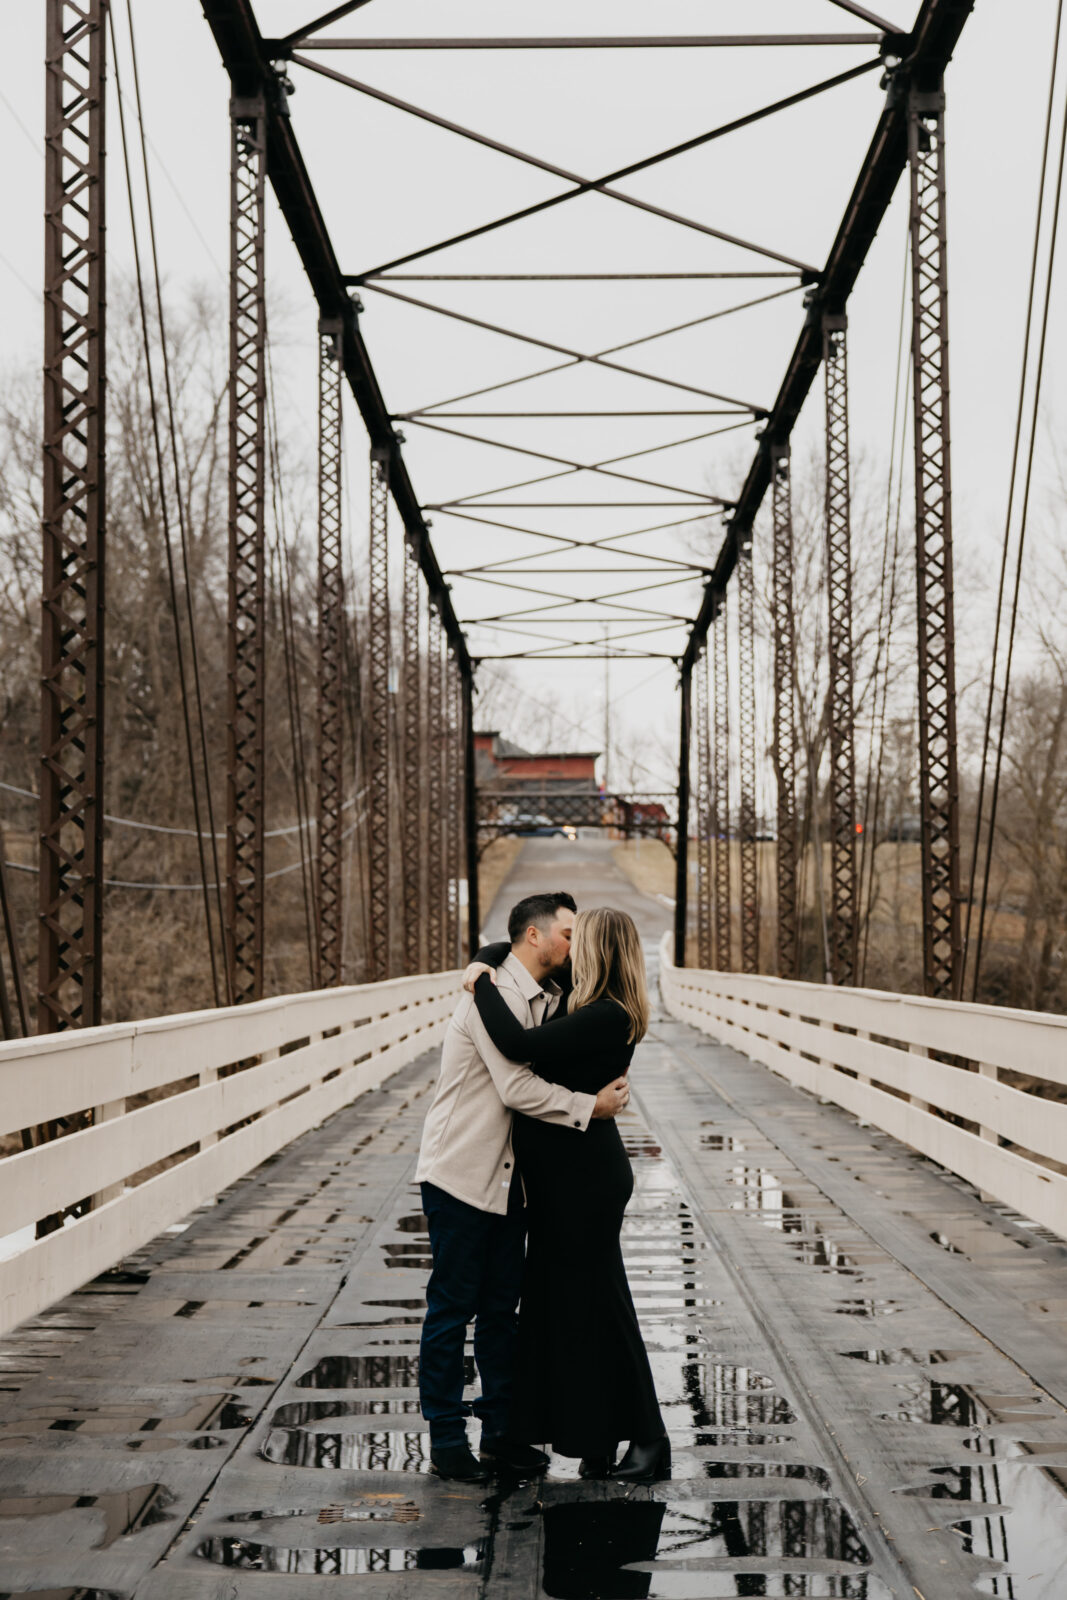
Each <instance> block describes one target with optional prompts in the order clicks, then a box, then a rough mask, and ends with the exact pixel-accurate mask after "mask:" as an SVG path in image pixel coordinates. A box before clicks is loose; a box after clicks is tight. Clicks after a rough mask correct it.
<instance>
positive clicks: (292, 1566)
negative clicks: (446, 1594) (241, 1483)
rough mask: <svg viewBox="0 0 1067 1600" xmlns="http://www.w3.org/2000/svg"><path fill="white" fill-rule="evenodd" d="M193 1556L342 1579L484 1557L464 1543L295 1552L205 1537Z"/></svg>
mask: <svg viewBox="0 0 1067 1600" xmlns="http://www.w3.org/2000/svg"><path fill="white" fill-rule="evenodd" d="M196 1553H197V1555H198V1556H200V1557H201V1558H202V1559H203V1560H205V1561H212V1562H214V1563H215V1564H216V1565H217V1566H220V1567H234V1568H236V1569H238V1570H239V1571H241V1572H319V1573H326V1574H330V1573H332V1574H336V1575H338V1576H342V1577H344V1576H348V1575H350V1574H351V1575H355V1574H360V1573H367V1572H418V1571H422V1570H439V1569H444V1568H457V1567H467V1568H470V1567H477V1566H478V1564H479V1563H480V1562H481V1560H482V1558H483V1551H482V1547H481V1546H480V1545H467V1546H466V1547H465V1548H464V1549H445V1548H434V1547H430V1548H427V1549H415V1548H412V1547H411V1546H409V1545H400V1546H397V1547H395V1548H393V1547H389V1548H383V1549H379V1550H362V1549H344V1548H341V1549H333V1550H329V1549H320V1548H318V1547H317V1546H311V1547H307V1548H303V1549H300V1548H294V1547H292V1546H288V1547H286V1546H281V1545H268V1544H255V1543H253V1542H251V1541H250V1540H247V1539H234V1538H230V1537H228V1536H224V1537H222V1538H216V1539H205V1540H204V1542H203V1544H201V1545H199V1546H198V1547H197V1551H196Z"/></svg>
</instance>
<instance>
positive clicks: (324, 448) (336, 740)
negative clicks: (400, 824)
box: [318, 318, 345, 987]
mask: <svg viewBox="0 0 1067 1600" xmlns="http://www.w3.org/2000/svg"><path fill="white" fill-rule="evenodd" d="M344 626H345V598H344V573H343V566H342V560H341V323H340V321H339V320H338V319H334V318H331V319H329V320H327V319H325V318H324V319H323V320H322V321H321V322H320V323H319V795H318V799H319V841H318V845H319V850H318V869H319V893H318V904H319V974H318V977H319V982H320V983H321V984H322V985H323V986H325V987H329V986H331V985H333V984H337V983H340V981H341V929H342V923H343V904H342V893H343V891H342V877H341V852H342V846H341V804H342V798H341V797H342V789H343V786H344V718H343V715H342V697H343V694H344V674H343V660H344Z"/></svg>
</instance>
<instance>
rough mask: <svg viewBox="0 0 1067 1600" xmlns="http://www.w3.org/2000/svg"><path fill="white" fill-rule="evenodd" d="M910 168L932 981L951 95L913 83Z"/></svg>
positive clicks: (957, 966)
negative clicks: (947, 148) (947, 153)
mask: <svg viewBox="0 0 1067 1600" xmlns="http://www.w3.org/2000/svg"><path fill="white" fill-rule="evenodd" d="M908 154H909V165H910V170H911V270H912V373H913V379H912V382H913V405H914V419H915V426H914V438H915V560H916V578H917V582H916V596H917V602H918V604H917V620H918V633H919V652H918V653H919V797H920V814H921V818H922V906H923V980H924V987H925V991H926V993H927V994H928V995H933V996H936V997H938V998H941V999H947V1000H958V999H959V998H960V987H961V984H962V968H963V939H962V929H961V918H960V820H959V776H958V772H957V765H956V667H955V629H954V618H953V574H952V471H951V450H950V432H949V374H948V354H949V351H948V265H947V262H948V250H947V232H946V224H945V95H944V89H943V87H942V86H941V85H938V87H937V88H935V89H933V90H920V89H915V88H913V89H912V91H911V95H910V97H909V102H908Z"/></svg>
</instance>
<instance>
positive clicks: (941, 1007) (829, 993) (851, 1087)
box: [660, 937, 1067, 1237]
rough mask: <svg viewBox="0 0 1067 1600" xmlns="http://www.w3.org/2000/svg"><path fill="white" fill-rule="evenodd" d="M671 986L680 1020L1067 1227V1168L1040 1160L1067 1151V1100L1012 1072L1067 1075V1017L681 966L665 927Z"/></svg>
mask: <svg viewBox="0 0 1067 1600" xmlns="http://www.w3.org/2000/svg"><path fill="white" fill-rule="evenodd" d="M660 989H661V992H662V995H663V1002H664V1005H665V1006H666V1008H667V1010H668V1011H669V1012H670V1013H671V1014H672V1015H673V1016H675V1017H678V1018H679V1020H680V1021H683V1022H688V1023H691V1024H692V1026H693V1027H695V1028H699V1029H700V1030H701V1032H702V1033H707V1034H711V1035H712V1036H713V1037H714V1038H716V1039H719V1040H721V1041H722V1042H723V1044H729V1045H732V1046H733V1047H734V1049H736V1050H739V1051H741V1052H742V1054H744V1055H747V1056H751V1058H752V1059H753V1060H754V1061H761V1062H762V1063H763V1064H764V1065H765V1066H768V1067H770V1068H771V1069H772V1070H773V1071H774V1072H778V1073H780V1074H781V1075H782V1077H784V1078H788V1079H789V1081H790V1082H791V1083H794V1084H796V1085H797V1087H798V1088H801V1089H807V1090H809V1091H810V1092H811V1093H812V1094H815V1095H819V1096H821V1097H822V1098H823V1099H826V1100H832V1101H833V1102H834V1104H835V1105H839V1106H843V1107H844V1108H845V1109H846V1110H848V1111H851V1112H852V1113H853V1114H854V1115H855V1116H857V1117H859V1118H861V1119H862V1120H863V1121H864V1122H869V1123H873V1125H874V1126H875V1127H877V1128H882V1129H883V1130H884V1131H885V1132H886V1133H890V1134H892V1135H893V1137H894V1138H897V1139H900V1140H901V1141H902V1142H903V1143H904V1144H907V1145H910V1146H911V1147H912V1149H913V1150H918V1151H921V1153H922V1154H923V1155H925V1156H929V1157H930V1159H931V1160H933V1161H936V1162H938V1163H939V1165H941V1166H943V1167H947V1168H948V1169H949V1170H950V1171H952V1172H955V1173H956V1174H958V1176H959V1177H961V1178H966V1179H967V1181H968V1182H969V1183H973V1184H975V1185H976V1186H977V1187H978V1188H979V1189H980V1190H981V1191H982V1192H983V1194H986V1195H989V1196H991V1197H992V1198H994V1199H996V1200H999V1201H1002V1202H1003V1203H1004V1204H1005V1205H1008V1206H1011V1207H1012V1208H1013V1210H1015V1211H1017V1212H1020V1213H1021V1214H1022V1215H1023V1216H1025V1217H1029V1218H1031V1219H1032V1220H1033V1221H1035V1222H1038V1223H1042V1224H1044V1225H1045V1226H1046V1227H1048V1228H1051V1229H1052V1230H1053V1231H1054V1232H1055V1233H1058V1234H1061V1235H1063V1236H1064V1237H1067V1176H1065V1175H1064V1174H1063V1173H1060V1172H1057V1171H1055V1170H1054V1169H1053V1168H1051V1167H1048V1166H1045V1165H1043V1164H1042V1162H1041V1161H1040V1160H1034V1159H1032V1157H1042V1156H1043V1157H1046V1158H1048V1159H1050V1160H1052V1161H1058V1162H1067V1104H1065V1103H1064V1102H1063V1101H1060V1100H1053V1099H1049V1098H1047V1097H1046V1096H1044V1095H1042V1094H1039V1093H1034V1092H1032V1091H1030V1090H1027V1089H1021V1088H1016V1087H1013V1086H1012V1085H1010V1084H1008V1083H1004V1082H1001V1081H1000V1074H1001V1073H1002V1072H1005V1071H1007V1072H1011V1073H1022V1074H1025V1075H1026V1076H1027V1077H1031V1078H1036V1079H1039V1080H1041V1081H1042V1082H1044V1083H1050V1084H1067V1017H1059V1016H1049V1015H1047V1014H1046V1013H1044V1012H1038V1011H1013V1010H1009V1009H1008V1008H1007V1007H1001V1006H979V1005H967V1004H965V1003H962V1002H958V1001H952V1000H927V999H924V998H922V997H920V996H916V995H904V994H890V993H886V992H884V991H882V990H880V989H846V988H840V989H837V988H832V987H830V986H829V985H826V984H821V983H793V982H789V981H788V980H785V979H782V978H764V977H748V976H745V975H743V974H742V973H738V972H706V971H703V970H700V969H697V968H692V967H676V966H675V965H674V963H673V961H672V959H671V945H670V940H669V939H668V938H666V937H665V938H664V941H663V944H662V946H661V950H660ZM949 1118H959V1119H961V1122H962V1125H961V1122H956V1121H950V1120H947V1119H949ZM1002 1141H1003V1142H1002ZM1009 1146H1016V1147H1017V1148H1015V1149H1012V1148H1008V1147H1009ZM1020 1152H1025V1153H1020Z"/></svg>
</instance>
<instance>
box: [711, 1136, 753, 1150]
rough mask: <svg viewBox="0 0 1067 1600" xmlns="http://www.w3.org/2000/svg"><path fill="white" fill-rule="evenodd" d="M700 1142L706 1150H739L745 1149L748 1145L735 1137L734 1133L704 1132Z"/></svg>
mask: <svg viewBox="0 0 1067 1600" xmlns="http://www.w3.org/2000/svg"><path fill="white" fill-rule="evenodd" d="M700 1143H701V1144H702V1145H703V1147H704V1149H705V1150H737V1151H743V1150H744V1149H745V1148H746V1146H745V1145H743V1144H742V1143H741V1140H740V1139H735V1138H734V1136H733V1134H732V1133H702V1134H701V1135H700Z"/></svg>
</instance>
